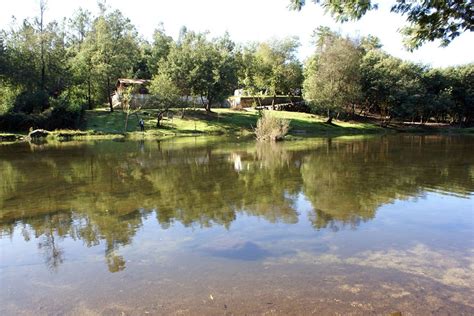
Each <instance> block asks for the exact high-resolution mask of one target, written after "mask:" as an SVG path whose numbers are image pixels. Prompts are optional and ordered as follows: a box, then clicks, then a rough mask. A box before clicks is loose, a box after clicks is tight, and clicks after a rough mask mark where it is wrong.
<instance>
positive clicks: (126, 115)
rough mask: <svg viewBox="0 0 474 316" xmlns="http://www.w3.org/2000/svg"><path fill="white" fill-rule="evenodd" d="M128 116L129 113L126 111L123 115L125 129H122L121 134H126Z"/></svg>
mask: <svg viewBox="0 0 474 316" xmlns="http://www.w3.org/2000/svg"><path fill="white" fill-rule="evenodd" d="M128 116H129V112H128V111H127V112H126V114H125V127H124V129H123V133H124V134H125V133H127V127H128Z"/></svg>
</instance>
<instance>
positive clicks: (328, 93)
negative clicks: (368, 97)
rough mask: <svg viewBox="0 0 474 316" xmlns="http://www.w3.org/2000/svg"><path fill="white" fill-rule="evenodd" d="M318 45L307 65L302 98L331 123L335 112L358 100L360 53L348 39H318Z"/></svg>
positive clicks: (359, 89)
mask: <svg viewBox="0 0 474 316" xmlns="http://www.w3.org/2000/svg"><path fill="white" fill-rule="evenodd" d="M319 43H320V44H319V45H318V50H317V51H318V52H317V53H316V54H315V55H314V56H313V57H312V58H311V59H309V61H308V64H307V65H306V74H305V75H306V78H305V81H304V96H305V99H307V100H308V101H309V103H310V105H311V107H312V108H313V111H316V112H317V111H318V110H321V109H322V110H323V111H325V112H327V115H328V121H329V122H330V121H331V120H332V117H333V115H334V114H335V113H339V112H342V111H344V108H345V107H347V106H351V105H354V104H356V103H358V101H359V100H360V95H361V86H360V71H359V65H360V51H359V49H358V48H357V47H356V45H355V44H354V43H353V42H352V41H350V40H349V39H345V38H341V37H335V36H333V35H331V36H325V37H324V38H321V36H320V37H319ZM347 112H349V111H347Z"/></svg>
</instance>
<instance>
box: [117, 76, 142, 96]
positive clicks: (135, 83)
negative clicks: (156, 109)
mask: <svg viewBox="0 0 474 316" xmlns="http://www.w3.org/2000/svg"><path fill="white" fill-rule="evenodd" d="M149 84H150V80H146V79H127V78H119V79H118V80H117V83H116V84H115V90H116V91H117V93H119V94H120V93H122V91H124V90H125V89H126V88H128V87H134V89H133V90H134V94H148V93H149V92H148V85H149Z"/></svg>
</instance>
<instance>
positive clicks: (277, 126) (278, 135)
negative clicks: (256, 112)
mask: <svg viewBox="0 0 474 316" xmlns="http://www.w3.org/2000/svg"><path fill="white" fill-rule="evenodd" d="M289 129H290V122H289V121H288V120H284V119H280V118H277V117H274V116H272V115H271V114H270V113H268V112H263V113H262V115H261V117H260V118H259V119H258V121H257V127H256V128H255V135H256V136H257V140H258V141H266V140H271V141H278V140H282V139H283V138H284V137H285V135H286V134H287V133H288V130H289Z"/></svg>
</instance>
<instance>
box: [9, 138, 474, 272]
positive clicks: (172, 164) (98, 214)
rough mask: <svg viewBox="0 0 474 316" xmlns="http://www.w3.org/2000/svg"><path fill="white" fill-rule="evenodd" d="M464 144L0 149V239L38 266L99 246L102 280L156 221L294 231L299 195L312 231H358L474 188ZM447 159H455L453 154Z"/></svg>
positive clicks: (394, 141)
mask: <svg viewBox="0 0 474 316" xmlns="http://www.w3.org/2000/svg"><path fill="white" fill-rule="evenodd" d="M472 145H473V141H472V139H471V138H463V137H445V136H387V137H373V138H358V139H332V140H331V139H321V140H311V141H304V142H289V143H286V144H255V143H253V142H252V143H245V142H244V143H240V144H238V145H236V144H233V143H219V142H215V143H212V142H211V143H202V144H196V145H189V144H188V143H184V145H181V144H179V143H177V142H174V141H172V142H137V143H135V142H108V141H106V142H98V143H87V142H83V143H74V142H70V143H62V144H61V143H59V144H54V145H42V146H41V147H36V146H34V145H30V146H31V147H28V145H26V144H17V145H13V146H3V147H2V148H0V158H1V160H0V164H1V168H0V215H1V217H0V230H1V234H2V235H1V236H12V235H13V233H14V231H15V230H18V231H21V232H22V234H23V237H24V239H25V241H28V240H30V238H31V236H32V235H34V237H35V239H38V240H39V242H38V247H39V248H40V250H41V252H42V253H43V254H44V258H45V263H46V265H47V266H48V267H49V268H50V269H52V270H54V269H57V267H58V266H59V265H60V264H61V263H62V262H63V261H64V251H63V249H62V248H61V247H60V246H59V242H60V241H61V240H62V239H65V238H72V239H75V240H82V241H83V242H84V244H85V245H86V246H87V247H93V246H96V245H99V244H101V243H104V244H105V258H106V262H107V265H108V267H109V270H110V271H111V272H117V271H121V270H123V269H125V259H124V258H123V257H122V256H120V255H118V250H119V249H120V247H122V246H125V245H128V244H130V243H131V241H132V239H133V237H134V236H135V235H136V233H137V230H138V229H139V228H140V227H141V226H142V225H143V222H144V220H145V219H146V218H147V217H149V216H151V215H153V216H156V219H157V221H158V222H159V224H160V225H161V227H162V228H163V229H167V228H169V227H170V225H172V223H174V222H180V223H181V224H183V225H184V226H185V227H191V226H194V227H196V226H198V227H201V228H205V227H210V226H212V225H222V226H224V227H226V228H229V227H230V226H231V224H232V223H233V222H234V221H235V220H236V218H237V215H238V214H239V213H243V214H247V215H250V216H255V217H261V218H264V219H265V220H267V221H268V222H271V223H276V222H281V223H286V224H292V223H297V222H298V220H299V218H300V217H299V215H300V212H301V210H298V209H297V205H296V200H297V197H298V196H299V195H304V197H305V198H306V199H307V200H308V201H309V202H310V203H311V205H312V211H311V213H310V214H309V220H310V221H311V224H312V226H313V227H314V228H315V229H325V228H330V229H332V230H334V231H337V230H339V229H341V228H343V227H344V226H349V227H351V228H356V227H357V226H358V225H359V223H361V222H363V221H368V220H370V219H372V218H374V217H375V215H376V212H377V209H378V208H379V207H380V206H382V205H384V204H387V203H391V202H393V201H394V200H396V199H406V198H409V197H413V196H419V195H421V194H423V192H425V191H426V190H441V191H444V192H449V193H452V194H457V195H461V196H466V195H468V194H469V193H470V192H472V191H473V189H474V180H473V179H474V177H473V176H472V170H473V165H472V162H473V161H474V159H473V158H474V152H473V151H472V150H471V148H472ZM453 153H455V154H453Z"/></svg>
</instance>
